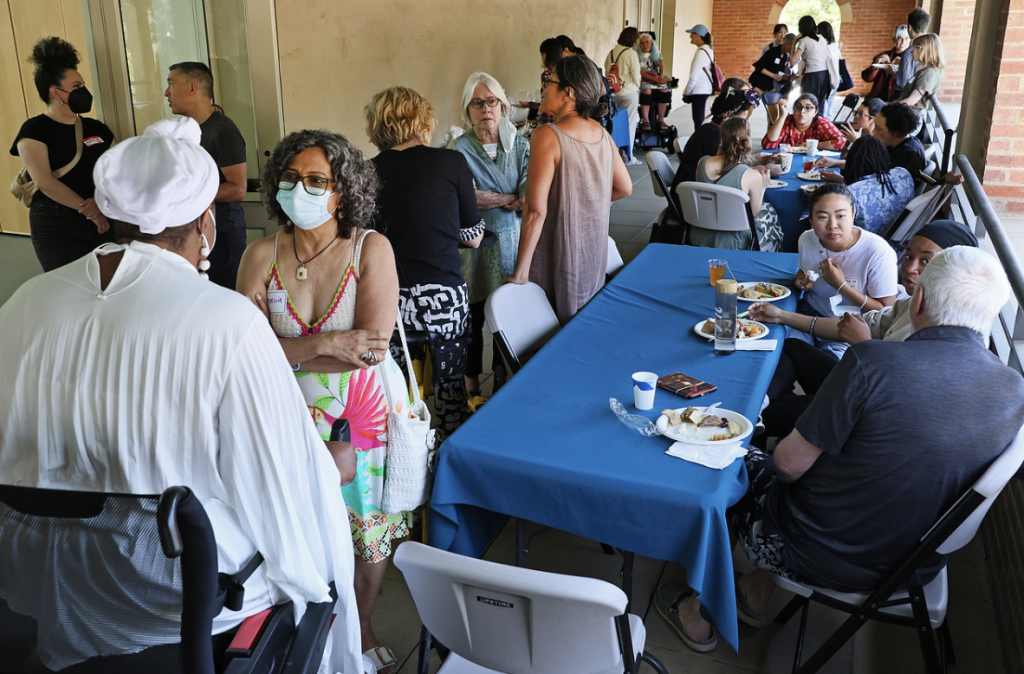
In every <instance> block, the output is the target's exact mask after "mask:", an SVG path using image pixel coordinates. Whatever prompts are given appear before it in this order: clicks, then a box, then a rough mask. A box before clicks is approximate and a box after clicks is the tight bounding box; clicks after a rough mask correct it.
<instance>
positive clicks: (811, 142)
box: [806, 138, 818, 154]
mask: <svg viewBox="0 0 1024 674" xmlns="http://www.w3.org/2000/svg"><path fill="white" fill-rule="evenodd" d="M806 145H807V154H818V140H817V139H816V138H809V139H808V140H807V141H806Z"/></svg>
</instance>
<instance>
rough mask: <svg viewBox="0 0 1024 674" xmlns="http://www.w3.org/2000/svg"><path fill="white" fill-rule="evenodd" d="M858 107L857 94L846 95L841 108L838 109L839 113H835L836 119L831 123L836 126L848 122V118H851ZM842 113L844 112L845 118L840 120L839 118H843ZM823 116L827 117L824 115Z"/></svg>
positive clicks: (858, 97) (858, 98) (858, 99)
mask: <svg viewBox="0 0 1024 674" xmlns="http://www.w3.org/2000/svg"><path fill="white" fill-rule="evenodd" d="M858 105H860V96H858V95H857V94H847V95H846V98H844V99H843V105H842V107H840V108H839V112H837V113H836V118H835V119H834V120H832V122H833V123H834V124H836V125H837V126H838V125H839V124H844V123H846V122H849V121H850V117H851V116H853V112H854V110H856V109H857V106H858ZM844 111H845V112H846V117H844V118H843V119H842V120H840V119H839V118H840V117H843V112H844ZM825 116H826V117H827V116H828V115H827V114H826V115H825Z"/></svg>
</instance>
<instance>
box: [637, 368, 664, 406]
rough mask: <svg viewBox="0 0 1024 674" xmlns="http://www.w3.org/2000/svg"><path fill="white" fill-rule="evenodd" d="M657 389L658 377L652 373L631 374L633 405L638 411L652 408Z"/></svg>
mask: <svg viewBox="0 0 1024 674" xmlns="http://www.w3.org/2000/svg"><path fill="white" fill-rule="evenodd" d="M657 387H658V375H656V374H654V373H653V372H634V373H633V405H634V406H635V407H636V408H637V409H638V410H649V409H652V408H653V407H654V391H655V389H656V388H657Z"/></svg>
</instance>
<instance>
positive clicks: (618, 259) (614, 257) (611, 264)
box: [605, 236, 626, 277]
mask: <svg viewBox="0 0 1024 674" xmlns="http://www.w3.org/2000/svg"><path fill="white" fill-rule="evenodd" d="M624 266H626V263H625V262H623V261H622V255H620V254H619V248H618V246H616V245H615V239H613V238H612V237H610V236H609V237H608V267H607V268H606V269H605V274H606V275H607V276H609V277H610V276H615V274H617V273H618V271H619V270H620V269H622V268H623V267H624Z"/></svg>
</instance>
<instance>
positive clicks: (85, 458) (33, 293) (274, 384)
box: [0, 118, 363, 672]
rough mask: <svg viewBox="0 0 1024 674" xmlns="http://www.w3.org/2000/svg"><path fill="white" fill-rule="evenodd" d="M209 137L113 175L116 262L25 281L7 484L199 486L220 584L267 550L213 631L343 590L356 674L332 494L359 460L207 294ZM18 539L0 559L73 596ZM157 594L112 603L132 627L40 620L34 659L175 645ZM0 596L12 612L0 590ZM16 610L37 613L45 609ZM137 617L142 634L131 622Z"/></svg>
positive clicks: (340, 623) (168, 147) (275, 360)
mask: <svg viewBox="0 0 1024 674" xmlns="http://www.w3.org/2000/svg"><path fill="white" fill-rule="evenodd" d="M199 137H200V130H199V125H198V124H196V122H195V121H194V120H192V119H188V118H186V119H183V120H181V121H180V122H179V121H164V122H159V123H158V124H155V125H153V126H152V127H150V128H149V129H147V131H146V133H145V134H144V135H143V136H139V137H136V138H130V139H128V140H126V141H124V142H122V143H119V144H118V145H116V146H115V147H113V148H111V149H110V150H109V151H108V152H106V153H105V154H104V155H103V156H102V157H100V159H99V160H98V161H97V162H96V166H95V170H94V172H93V177H94V181H95V184H96V203H97V205H98V207H99V209H100V211H101V212H102V213H103V214H104V215H105V216H106V217H107V218H108V219H109V221H110V222H111V224H112V226H113V227H114V229H115V231H116V232H117V234H118V238H119V240H120V241H121V242H122V243H120V244H106V245H104V246H101V247H99V248H97V249H96V250H94V251H93V252H92V253H91V254H88V255H86V256H85V257H83V258H81V259H79V260H77V261H75V262H73V263H71V264H68V265H65V266H63V267H61V268H59V269H56V270H54V271H51V272H49V273H46V274H42V275H40V276H37V277H35V278H33V279H31V280H30V281H28V282H27V283H26V284H25V285H23V286H22V287H21V288H20V289H19V290H18V291H17V292H16V293H15V294H14V296H13V297H12V298H11V299H10V300H9V301H8V302H7V303H6V304H5V305H4V306H3V307H0V343H2V344H3V345H4V348H3V349H0V373H2V375H3V376H2V378H3V380H4V386H3V387H0V481H2V482H4V483H8V484H21V485H23V486H32V487H42V488H51V489H77V490H84V491H100V492H116V493H135V494H158V493H161V492H162V491H163V490H165V489H167V488H168V487H171V486H174V485H186V486H188V487H189V488H190V489H192V491H193V492H194V494H195V495H196V497H198V499H199V501H200V502H201V503H202V504H203V506H204V508H205V509H206V512H207V515H208V516H209V518H210V522H211V524H212V526H213V530H214V534H215V536H216V539H217V548H218V567H219V570H220V571H221V572H224V573H236V572H237V571H238V570H239V569H240V568H241V567H242V566H244V565H245V564H246V563H247V562H248V561H249V559H251V558H252V556H253V555H254V554H255V552H256V551H257V550H258V551H259V552H260V553H262V555H263V557H264V560H265V561H264V562H263V563H262V564H261V565H260V566H259V568H257V570H256V572H255V573H254V574H253V575H252V576H251V577H250V579H249V580H248V581H247V582H246V583H245V588H246V592H245V601H244V605H243V606H242V610H240V611H237V612H235V611H230V610H227V609H225V610H224V611H223V612H222V613H221V614H220V615H219V616H215V617H214V618H213V619H212V624H211V625H210V630H211V633H212V634H220V633H223V632H225V631H227V630H229V629H231V628H233V627H234V626H236V625H238V624H239V623H240V622H241V621H242V620H243V619H244V618H246V617H248V616H250V615H253V614H255V613H257V612H259V611H261V610H263V609H266V608H269V607H270V606H271V605H273V604H275V603H281V602H283V601H285V600H291V601H292V602H293V603H294V606H295V608H296V612H295V613H296V615H295V619H296V621H298V620H299V619H301V617H302V614H303V613H304V612H305V607H306V604H307V603H308V602H317V603H318V602H323V601H325V600H326V599H327V598H328V597H329V592H330V587H329V584H330V583H331V582H334V583H335V585H336V587H337V591H338V595H339V596H338V602H337V604H336V605H335V612H336V613H337V617H338V620H337V621H336V622H335V625H334V628H333V629H332V630H331V638H330V639H329V640H328V647H327V654H328V655H327V656H326V657H329V658H330V660H329V662H330V665H331V669H330V671H331V672H337V671H344V672H360V671H362V668H363V663H362V658H361V657H360V654H359V653H360V651H359V630H358V624H359V617H358V614H357V611H356V602H355V596H354V592H353V590H352V577H353V567H352V542H351V538H350V536H349V535H348V522H347V521H346V518H345V516H344V513H345V505H344V502H343V500H342V496H341V492H340V490H339V488H338V487H339V482H341V481H342V480H343V479H346V480H348V479H351V476H352V475H353V473H354V472H355V456H354V453H353V452H351V447H350V446H348V445H343V443H338V445H336V446H334V447H332V448H331V449H332V451H328V448H327V447H325V446H324V442H323V440H321V439H320V437H319V436H317V434H316V430H315V428H314V426H313V424H311V423H310V420H309V413H308V411H307V408H306V403H305V400H303V398H302V395H301V393H300V391H299V389H298V386H297V385H296V383H295V378H294V376H293V375H292V372H291V369H290V367H289V365H288V362H287V360H286V359H285V358H284V354H283V352H282V351H281V348H280V346H279V345H278V342H277V338H276V337H275V336H274V333H273V331H272V330H271V329H270V326H269V325H267V321H266V319H265V318H264V317H263V316H262V315H261V314H260V312H259V310H258V309H256V307H254V306H253V305H252V303H251V302H250V301H249V300H247V299H246V298H245V297H243V296H242V295H239V294H237V293H234V292H232V291H230V290H226V289H224V288H221V287H219V286H217V285H215V284H213V283H210V282H209V281H207V280H204V278H203V277H202V276H201V275H200V271H201V270H202V269H203V267H205V266H206V265H205V264H204V260H205V256H206V255H207V254H208V253H209V249H210V248H212V247H213V245H214V243H215V241H214V237H215V236H216V225H215V223H214V216H213V213H212V208H211V207H212V205H213V200H214V197H215V195H216V193H217V188H218V185H219V180H218V169H217V166H216V164H215V163H214V161H213V159H212V158H211V157H210V155H209V154H208V153H207V152H206V151H205V150H204V149H203V148H202V147H200V145H199ZM333 450H338V453H337V456H338V457H339V460H338V461H337V462H336V461H335V460H332V453H334V451H333ZM346 450H347V451H346ZM344 458H347V459H348V462H347V463H346V462H345V461H344V460H341V459H344ZM339 469H341V470H339ZM339 472H342V475H339ZM343 476H344V478H343ZM8 529H11V528H8ZM17 535H19V534H18V533H17V532H13V531H5V530H4V528H3V527H0V549H3V550H5V551H17V554H18V555H21V556H22V558H23V559H25V560H26V564H27V565H28V568H31V569H32V570H33V571H34V572H37V573H40V574H54V575H55V577H56V579H58V580H59V582H61V583H62V586H63V585H64V583H65V580H66V577H67V578H73V579H79V580H80V577H79V576H78V575H77V574H76V571H75V569H74V568H70V569H69V568H68V566H67V565H64V566H61V560H60V559H59V558H58V559H52V560H51V559H49V556H51V553H48V552H47V551H46V550H38V549H34V548H33V547H32V546H31V545H29V544H30V543H31V541H18V542H17V544H16V545H12V543H11V541H10V540H9V538H10V537H12V536H17ZM22 536H23V535H22ZM4 537H8V540H4ZM139 545H143V543H142V542H141V541H140V542H139ZM12 554H15V553H14V552H12ZM123 554H124V555H125V556H126V557H127V559H126V560H125V561H124V563H127V564H133V562H134V561H135V558H133V557H131V552H130V551H124V553H123ZM73 561H77V560H73ZM115 561H117V563H121V562H120V561H118V560H111V563H112V564H114V563H115ZM50 562H52V563H50ZM146 563H147V565H148V564H149V563H150V560H148V559H147V562H146ZM61 569H63V571H62V570H61ZM138 571H139V576H140V578H143V579H147V580H148V579H150V578H152V575H148V574H149V573H150V572H147V571H146V569H139V570H138ZM46 578H48V577H46ZM153 582H155V581H153ZM84 585H85V584H84V583H81V582H79V583H73V582H71V581H70V580H68V582H67V584H66V587H65V590H66V592H67V593H68V594H69V595H71V596H72V597H74V595H75V593H76V592H78V591H79V589H78V588H81V587H83V586H84ZM159 588H163V585H162V584H160V583H157V587H154V589H153V591H152V592H146V593H144V595H143V598H141V599H140V598H138V597H139V595H137V594H131V596H127V597H126V598H124V599H122V598H121V597H115V596H114V595H113V594H112V595H111V596H109V597H106V599H107V600H108V601H111V602H113V601H115V600H118V603H117V606H119V607H121V610H118V611H112V612H107V613H105V614H104V619H103V620H102V621H96V620H95V616H93V615H90V614H88V610H87V609H81V608H79V607H81V606H85V605H86V604H85V603H82V602H79V601H77V600H75V599H74V598H72V599H67V600H66V601H63V600H62V605H61V610H62V611H63V613H62V614H60V615H62V620H61V624H58V625H53V624H49V623H51V622H52V621H51V620H50V618H48V617H47V616H46V615H42V616H39V620H40V621H41V622H40V631H41V633H42V632H43V631H44V630H45V631H46V633H47V634H48V635H50V637H53V638H48V639H47V640H46V642H45V643H44V644H43V645H42V646H41V647H40V649H39V650H40V657H42V658H43V659H44V661H47V662H55V661H58V662H66V660H67V657H68V656H67V653H68V652H69V649H68V648H67V646H65V645H64V644H63V643H62V641H65V640H67V639H70V640H71V644H72V646H73V649H72V650H71V653H72V655H71V656H70V657H71V659H72V661H75V662H78V661H84V660H86V659H88V658H92V657H96V656H103V655H116V654H124V653H133V652H137V651H139V650H141V649H143V648H147V647H149V646H153V645H156V644H162V643H176V642H178V641H180V639H181V623H180V619H179V612H180V597H179V598H178V599H177V602H178V603H177V606H178V607H179V608H177V609H175V608H174V606H173V605H167V603H166V602H165V601H162V599H161V598H162V597H164V596H166V592H163V591H161V590H160V589H159ZM0 596H5V598H7V599H11V595H10V594H9V593H8V592H7V590H6V589H5V588H4V587H3V585H2V583H0ZM83 599H84V598H83ZM8 603H9V605H10V606H11V608H12V610H14V611H18V612H22V613H27V614H32V613H33V612H38V610H39V609H38V607H36V608H33V605H34V604H38V602H29V603H28V604H20V605H21V606H22V608H21V609H19V608H18V607H17V606H16V605H19V604H18V602H17V601H15V602H14V603H11V602H10V601H9V602H8ZM172 604H173V602H172ZM68 611H71V612H72V613H71V614H70V615H69V614H68V613H67V612H68ZM78 611H81V612H82V614H81V615H75V613H76V612H78ZM140 613H141V614H142V615H144V616H145V623H146V628H145V629H142V628H140V627H139V625H138V624H137V623H133V617H136V616H139V615H140ZM51 615H58V614H51ZM44 623H45V624H44ZM66 625H73V626H75V630H78V632H75V631H74V630H72V631H71V632H68V630H67V629H65V628H64V627H63V626H66ZM83 635H84V636H83ZM82 644H87V648H85V649H84V650H83V649H82ZM210 655H211V659H212V656H213V654H212V652H211V654H210ZM212 666H213V663H212V661H211V662H210V667H211V669H212ZM53 668H54V669H58V668H59V667H53Z"/></svg>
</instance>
